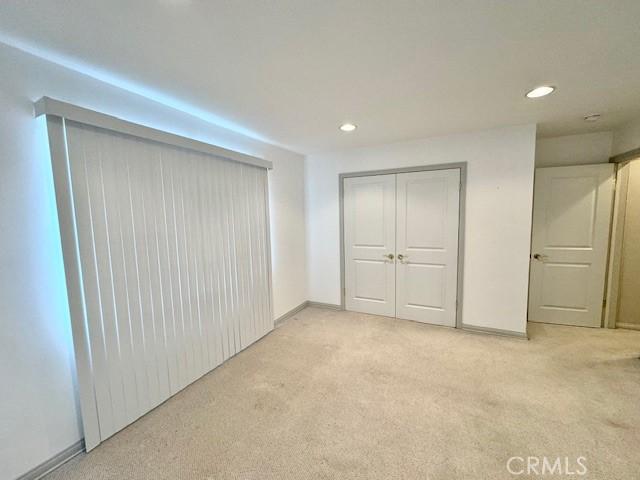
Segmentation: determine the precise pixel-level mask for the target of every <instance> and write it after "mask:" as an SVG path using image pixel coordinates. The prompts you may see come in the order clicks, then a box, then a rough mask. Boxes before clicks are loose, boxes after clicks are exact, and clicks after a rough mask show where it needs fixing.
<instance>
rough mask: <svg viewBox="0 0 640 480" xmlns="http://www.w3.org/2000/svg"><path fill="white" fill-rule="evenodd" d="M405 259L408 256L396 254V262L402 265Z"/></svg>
mask: <svg viewBox="0 0 640 480" xmlns="http://www.w3.org/2000/svg"><path fill="white" fill-rule="evenodd" d="M406 258H409V255H403V254H401V253H399V254H398V260H400V263H404V260H405V259H406Z"/></svg>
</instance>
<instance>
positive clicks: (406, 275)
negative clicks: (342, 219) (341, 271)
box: [396, 169, 460, 327]
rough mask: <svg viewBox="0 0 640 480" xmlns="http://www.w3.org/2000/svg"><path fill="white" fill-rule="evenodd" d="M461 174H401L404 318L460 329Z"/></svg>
mask: <svg viewBox="0 0 640 480" xmlns="http://www.w3.org/2000/svg"><path fill="white" fill-rule="evenodd" d="M459 209H460V170H459V169H451V170H432V171H424V172H413V173H402V174H398V175H397V233H396V235H397V253H398V261H397V270H396V273H397V287H396V292H397V294H396V302H397V303H396V313H397V316H398V317H399V318H405V319H409V320H417V321H419V322H425V323H434V324H438V325H447V326H450V327H455V325H456V298H457V281H458V221H459Z"/></svg>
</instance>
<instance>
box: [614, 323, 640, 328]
mask: <svg viewBox="0 0 640 480" xmlns="http://www.w3.org/2000/svg"><path fill="white" fill-rule="evenodd" d="M616 328H626V329H627V330H640V325H638V324H637V323H620V322H617V323H616Z"/></svg>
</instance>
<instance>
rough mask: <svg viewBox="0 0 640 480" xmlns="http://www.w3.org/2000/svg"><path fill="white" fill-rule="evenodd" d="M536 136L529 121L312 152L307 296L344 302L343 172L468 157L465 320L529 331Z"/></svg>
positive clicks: (309, 159)
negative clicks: (340, 186)
mask: <svg viewBox="0 0 640 480" xmlns="http://www.w3.org/2000/svg"><path fill="white" fill-rule="evenodd" d="M535 135H536V128H535V126H534V125H526V126H517V127H510V128H504V129H498V130H490V131H485V132H478V133H471V134H464V135H451V136H445V137H437V138H430V139H425V140H420V141H413V142H406V143H396V144H389V145H381V146H378V147H370V148H358V149H352V150H344V151H340V152H332V153H325V154H315V155H310V156H308V157H307V160H306V164H307V166H306V169H307V170H306V188H307V191H306V195H307V200H306V207H307V215H306V218H307V252H308V256H307V258H308V262H309V264H308V267H307V268H308V273H309V298H310V300H312V301H316V302H324V303H332V304H339V303H340V238H339V199H338V174H340V173H344V172H356V171H366V170H376V169H387V168H398V167H410V166H417V165H431V164H441V163H452V162H467V163H468V180H467V197H466V200H467V206H466V223H465V229H466V243H465V258H464V269H465V271H464V283H463V288H464V300H463V322H464V323H465V324H467V325H475V326H480V327H489V328H498V329H503V330H510V331H513V332H519V333H522V332H525V331H526V314H527V290H528V277H529V249H530V239H531V212H532V196H533V172H534V155H535Z"/></svg>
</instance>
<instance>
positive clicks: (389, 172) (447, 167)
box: [338, 162, 467, 328]
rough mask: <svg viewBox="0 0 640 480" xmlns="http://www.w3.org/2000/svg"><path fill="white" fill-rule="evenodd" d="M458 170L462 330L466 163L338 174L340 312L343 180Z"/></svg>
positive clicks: (458, 318) (458, 300) (459, 322)
mask: <svg viewBox="0 0 640 480" xmlns="http://www.w3.org/2000/svg"><path fill="white" fill-rule="evenodd" d="M453 169H459V170H460V193H459V195H460V205H459V209H458V278H457V289H456V328H463V327H464V326H465V325H464V324H463V323H462V304H463V302H462V298H463V297H462V294H463V283H464V281H463V280H464V277H463V272H464V239H465V231H464V226H465V207H466V201H465V199H466V196H467V162H454V163H439V164H436V165H421V166H417V167H401V168H389V169H383V170H366V171H360V172H346V173H340V174H338V188H339V192H340V193H339V200H340V310H345V303H346V302H345V278H344V271H345V266H344V264H345V254H344V252H345V247H344V179H345V178H353V177H371V176H374V175H394V174H398V173H412V172H428V171H433V170H453Z"/></svg>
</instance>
